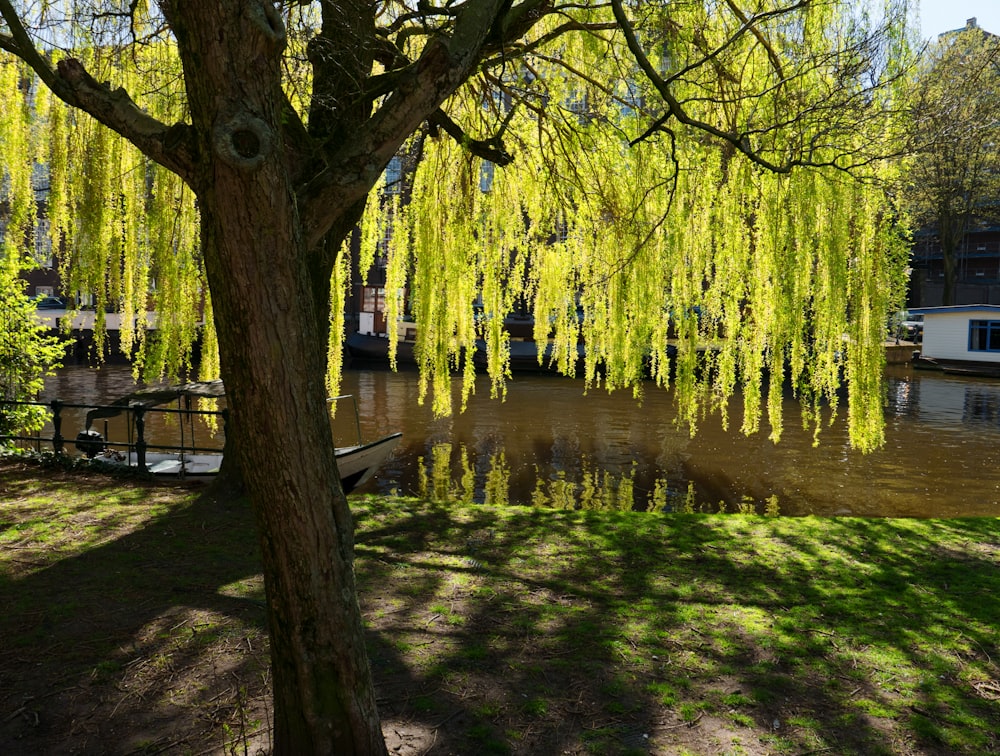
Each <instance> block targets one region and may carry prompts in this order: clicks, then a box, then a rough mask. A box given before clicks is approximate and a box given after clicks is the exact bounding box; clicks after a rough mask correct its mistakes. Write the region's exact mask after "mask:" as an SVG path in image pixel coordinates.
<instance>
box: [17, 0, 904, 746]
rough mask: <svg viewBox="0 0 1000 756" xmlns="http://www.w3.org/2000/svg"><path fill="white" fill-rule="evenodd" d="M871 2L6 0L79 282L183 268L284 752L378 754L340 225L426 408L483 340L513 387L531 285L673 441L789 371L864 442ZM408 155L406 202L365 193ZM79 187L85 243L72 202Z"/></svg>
mask: <svg viewBox="0 0 1000 756" xmlns="http://www.w3.org/2000/svg"><path fill="white" fill-rule="evenodd" d="M877 10H878V12H876V13H873V16H872V17H875V18H879V19H881V22H880V23H881V24H882V25H881V26H873V25H872V24H871V23H869V21H868V16H867V15H865V14H861V13H859V12H858V9H857V8H856V4H854V3H842V2H839V1H834V0H828V1H825V2H824V1H822V0H801V1H800V2H787V3H785V2H780V1H779V0H753V2H742V1H741V0H690V2H683V1H680V0H671V1H670V2H666V1H664V2H647V1H646V0H643V1H642V2H624V0H611V2H610V3H606V2H589V1H585V2H572V3H561V2H558V0H556V1H553V0H520V2H512V0H460V1H459V2H455V1H454V0H450V1H449V2H425V1H424V0H421V1H420V2H412V3H411V2H402V1H399V2H396V1H390V0H385V2H370V0H357V1H355V0H344V1H343V2H317V3H300V2H295V3H289V4H287V5H281V6H276V5H274V4H272V3H271V2H267V0H250V1H249V2H235V0H222V1H220V2H217V3H178V2H174V1H173V0H162V1H161V2H159V3H158V4H157V5H156V6H155V7H153V6H151V5H148V4H146V3H142V2H139V3H115V2H103V3H95V5H94V6H92V7H91V6H89V5H86V4H79V3H73V4H66V6H65V7H64V6H63V5H62V4H61V3H59V2H52V3H45V4H42V5H35V4H30V3H25V4H20V3H17V2H14V0H0V14H2V17H3V19H4V22H5V25H4V26H2V27H0V48H2V49H3V50H4V51H6V52H7V53H8V54H9V55H7V56H6V58H5V59H4V61H3V65H4V66H9V67H14V69H15V71H16V74H15V75H14V76H13V80H14V81H15V82H16V86H15V87H14V88H13V90H11V89H10V88H8V90H7V91H6V92H5V96H8V97H16V95H17V94H18V93H20V95H21V98H22V101H24V100H25V98H28V99H31V100H32V101H33V102H35V103H36V109H37V110H38V111H39V114H40V117H41V118H42V121H43V122H44V123H45V124H48V126H47V127H44V128H36V129H34V130H33V133H34V135H35V137H34V138H36V139H39V140H42V141H43V142H44V143H45V144H47V145H48V146H49V149H50V153H49V157H48V158H47V161H48V163H49V165H50V169H51V170H52V171H53V173H54V175H65V176H66V177H67V180H66V183H65V185H62V184H60V183H58V182H54V187H53V194H56V192H57V186H58V191H60V192H62V194H61V195H59V197H60V198H57V201H55V204H56V207H54V208H53V210H52V215H53V217H54V218H57V219H58V220H56V221H55V222H54V223H53V231H52V233H53V234H61V235H62V234H65V235H66V238H67V243H68V244H69V247H70V248H71V249H72V250H73V259H74V262H73V266H74V269H75V270H84V271H87V275H89V276H91V278H90V279H89V280H90V281H91V282H92V285H93V286H96V287H98V288H101V289H103V291H105V292H106V294H107V296H109V297H110V298H111V299H113V300H116V301H117V302H118V303H120V304H122V305H125V304H127V303H128V302H130V301H131V302H135V301H138V300H137V299H136V298H135V297H137V296H139V292H140V291H141V284H142V282H143V281H145V282H146V283H147V285H148V284H149V282H152V281H155V282H156V289H157V291H159V290H160V288H161V287H163V286H167V285H170V286H172V285H173V284H168V283H167V281H168V280H169V281H174V280H176V281H177V284H176V287H175V289H176V292H177V294H176V296H177V300H176V302H179V301H181V300H182V299H184V298H185V297H191V296H200V297H202V302H203V304H205V305H206V310H205V312H206V313H207V314H208V315H209V316H210V317H209V323H208V325H210V326H211V325H214V333H215V334H217V339H218V351H219V357H220V363H221V372H222V376H223V378H224V379H225V382H226V386H227V392H228V394H229V398H230V404H231V407H232V415H231V422H230V426H229V430H230V434H231V435H232V436H233V437H235V440H236V442H237V449H238V456H239V461H240V464H241V467H242V471H243V476H244V479H245V482H246V485H247V488H248V490H249V494H250V497H251V499H252V501H253V504H254V511H255V515H256V519H257V523H258V529H259V533H260V542H261V547H262V554H263V562H264V576H265V585H266V590H267V600H268V609H269V611H268V617H269V628H270V635H271V654H272V665H273V680H274V683H273V689H274V698H275V705H274V712H275V735H274V738H275V751H276V752H279V753H304V752H320V751H324V752H332V751H335V752H338V753H379V752H384V745H383V744H382V740H381V732H380V727H379V720H378V715H377V711H376V706H375V697H374V693H373V688H372V683H371V678H370V673H369V669H368V664H367V658H366V653H365V645H364V634H363V629H362V624H361V621H360V616H359V611H358V605H357V598H356V592H355V585H354V576H353V570H352V554H353V544H352V525H351V517H350V511H349V508H348V504H347V501H346V499H345V497H344V495H343V493H342V491H341V488H340V485H339V480H338V476H337V474H336V462H335V458H334V448H333V440H332V438H331V432H330V425H329V423H328V421H327V418H326V409H325V408H326V404H325V397H326V394H327V381H328V380H336V372H337V368H338V365H339V363H338V362H337V355H339V349H338V348H337V344H338V339H339V334H340V328H339V323H340V321H339V317H340V316H341V313H342V302H343V292H344V290H345V289H344V287H345V286H347V285H348V279H349V271H350V269H351V265H350V261H349V260H348V250H349V249H350V248H351V247H350V246H349V245H348V244H346V242H347V241H348V239H349V238H350V235H351V234H352V231H353V229H355V228H357V227H359V225H360V228H361V237H362V239H363V240H365V243H364V244H363V245H362V248H361V267H362V268H364V267H365V266H366V263H367V261H369V260H370V259H371V255H372V254H373V243H372V241H373V239H374V238H375V237H376V236H377V235H378V231H379V229H382V228H385V227H386V220H385V218H386V217H388V214H390V213H391V214H392V218H393V224H394V226H393V229H394V233H393V235H392V238H393V241H392V244H391V249H390V261H389V272H388V275H389V279H390V283H389V286H388V288H389V290H390V291H392V290H395V288H397V287H398V288H402V287H403V285H404V284H407V283H408V285H409V287H410V289H411V290H412V293H413V307H414V311H415V312H416V314H417V317H418V318H419V338H420V342H419V344H418V352H419V354H420V356H421V361H422V365H423V369H424V372H423V375H424V376H426V381H427V385H428V386H431V387H434V388H435V389H436V390H435V392H434V394H435V401H437V402H439V409H442V410H446V409H447V407H446V406H445V403H444V402H442V397H445V396H447V394H448V392H447V391H446V390H444V389H446V387H447V384H448V383H449V381H450V380H451V379H450V377H449V375H450V374H451V371H452V370H453V369H455V368H458V369H460V370H463V371H464V372H465V373H466V376H468V374H469V370H470V369H471V365H470V363H469V362H468V361H466V362H465V363H464V364H462V362H461V359H462V357H461V355H463V354H464V355H466V356H468V355H469V354H471V350H470V349H469V347H470V346H471V345H472V344H473V343H474V341H475V339H476V337H477V336H480V337H482V338H483V339H484V340H485V341H486V343H487V344H488V345H489V346H488V352H489V356H490V360H489V361H490V367H489V369H490V372H491V374H492V375H493V377H494V386H495V388H496V390H497V391H502V385H503V380H504V378H505V376H506V374H507V367H506V355H507V348H508V344H507V341H506V338H507V337H506V336H505V334H504V332H503V331H502V329H500V328H499V325H498V324H499V322H500V320H501V317H502V314H504V313H505V312H506V311H507V310H508V309H509V308H510V307H511V306H512V304H513V303H514V302H515V301H516V300H525V301H531V302H533V304H534V308H535V312H536V318H535V322H536V324H537V325H536V331H537V332H536V336H537V338H538V339H539V340H547V339H549V338H550V337H552V340H553V354H554V359H555V360H556V362H557V364H558V365H559V366H561V367H562V368H563V369H565V370H570V369H574V368H575V367H576V366H575V365H574V359H573V358H574V355H575V354H576V344H577V342H578V340H579V339H580V338H583V339H585V341H586V355H587V356H586V364H585V366H584V369H585V370H586V374H587V377H588V381H589V382H590V383H591V384H597V383H603V384H605V385H607V386H608V387H610V388H619V387H625V386H631V387H633V388H635V389H636V390H638V387H640V386H641V383H640V380H641V378H642V377H643V375H644V374H645V371H647V370H648V371H652V374H653V375H654V376H655V378H656V380H657V381H658V382H660V383H661V384H666V383H667V382H668V381H670V380H673V381H675V385H676V394H677V397H678V401H679V402H680V404H681V407H682V408H683V410H684V413H685V416H686V417H687V418H689V420H690V421H691V422H692V424H694V423H696V422H697V420H698V418H699V417H700V416H701V413H702V412H704V411H706V410H708V409H711V408H723V407H725V405H726V401H727V399H728V398H729V397H730V396H731V395H733V393H734V391H735V390H736V388H737V386H740V385H743V386H745V388H746V390H745V396H746V405H747V409H746V412H745V419H744V421H743V426H744V429H745V430H748V431H752V430H754V429H755V428H756V427H757V424H758V423H759V418H760V416H761V406H762V404H764V403H766V404H767V405H768V407H769V413H770V417H771V421H772V427H774V428H779V427H780V422H779V418H778V417H777V414H778V412H779V406H780V405H779V404H778V403H777V402H776V398H777V397H778V395H779V391H780V386H781V383H782V381H784V380H785V379H786V378H787V379H789V380H791V381H792V382H793V383H794V385H795V386H796V387H797V389H798V390H800V391H801V393H802V396H803V398H804V400H805V401H806V403H807V405H808V406H811V407H815V406H818V403H819V402H820V401H821V399H822V398H823V397H826V398H827V399H829V400H832V401H835V398H836V393H835V388H836V387H837V386H838V385H839V382H840V380H841V378H842V377H844V376H845V374H846V379H847V382H848V386H849V400H850V409H849V412H850V416H851V421H852V422H851V428H852V434H853V437H854V438H855V439H856V440H857V441H858V443H859V444H861V445H863V446H868V445H871V444H872V443H877V441H878V439H879V434H880V432H881V425H880V422H881V420H880V418H881V406H880V384H879V375H880V368H881V359H882V358H881V351H880V344H881V336H882V325H883V322H884V317H883V316H884V310H885V308H886V306H887V303H888V297H890V295H891V292H892V291H893V290H894V289H895V288H896V283H897V278H896V276H897V275H898V268H899V265H898V263H899V257H900V256H899V255H897V254H896V249H897V247H896V246H895V245H896V242H895V236H894V233H893V228H892V225H891V222H892V218H893V215H894V213H893V209H892V207H891V206H890V205H889V204H888V203H887V201H886V199H885V197H884V196H883V195H882V194H881V193H880V192H879V191H878V183H877V180H878V179H879V178H880V176H881V174H882V173H883V172H884V171H885V170H887V168H886V166H885V162H884V157H885V156H886V155H887V154H889V153H890V152H891V149H890V147H889V146H888V145H887V143H886V139H887V138H889V137H891V136H892V135H893V133H894V129H895V126H894V122H893V116H892V109H893V103H894V102H895V97H896V96H897V93H896V92H895V90H894V86H895V85H894V82H897V81H898V74H899V72H898V71H896V70H894V69H893V66H894V61H898V60H901V59H902V58H903V55H902V53H903V52H905V49H904V48H905V45H903V43H902V40H903V39H904V38H905V35H904V34H903V33H902V29H903V27H902V21H901V19H902V18H903V17H904V16H905V10H906V9H905V2H904V1H903V0H900V2H895V0H893V1H892V2H888V3H887V4H886V5H885V7H884V8H880V9H877ZM32 77H35V78H32ZM104 80H106V81H108V82H109V83H107V84H102V83H101V81H104ZM46 91H48V92H50V93H51V94H52V95H53V96H54V98H55V99H56V100H61V101H62V102H63V103H65V104H66V105H67V106H69V109H68V110H60V109H59V108H58V107H57V105H56V103H55V101H54V100H53V99H52V98H47V97H46V96H45V92H46ZM57 111H58V112H57ZM81 111H82V112H81ZM83 113H86V114H89V116H90V117H91V118H92V119H93V120H94V121H96V122H97V123H99V124H101V125H103V126H104V127H107V128H108V129H110V130H111V131H114V132H117V134H118V135H120V136H121V137H122V138H123V140H117V138H116V137H114V136H112V135H111V134H110V133H108V132H106V131H102V130H101V129H99V128H97V127H96V126H94V125H93V124H91V122H90V121H89V120H88V119H87V118H86V117H85V116H84V115H83ZM84 129H93V131H92V132H89V133H90V136H87V137H81V136H80V131H81V130H84ZM116 140H117V141H116ZM112 143H114V145H116V146H113V147H112V146H111V145H112ZM67 145H68V146H67ZM397 154H405V155H407V156H409V157H412V159H413V160H412V164H413V165H414V166H415V172H414V173H413V176H412V181H413V183H412V194H411V195H410V197H411V201H410V202H408V203H407V204H405V205H404V206H400V205H399V204H398V203H390V202H370V203H369V202H368V197H369V195H370V194H372V193H373V192H374V191H375V190H376V189H377V187H378V185H379V181H380V177H381V175H382V173H383V171H384V169H385V168H386V166H387V165H388V164H389V162H390V160H391V159H392V158H393V156H394V155H397ZM109 155H112V156H114V157H112V158H108V157H107V156H109ZM91 160H96V161H98V162H100V163H101V164H102V165H103V166H104V170H103V172H101V171H98V172H97V173H91V170H92V169H94V170H96V169H97V168H99V167H100V166H95V165H94V164H93V163H92V162H88V161H91ZM484 161H485V162H484ZM60 166H61V167H60ZM60 171H63V173H61V174H60V173H59V172H60ZM74 171H77V172H76V173H74ZM74 175H75V176H76V178H73V176H74ZM95 177H96V178H95ZM87 182H91V183H87ZM94 182H96V183H94ZM94 194H96V195H97V196H98V200H97V201H96V203H95V204H96V205H100V207H93V210H92V212H93V213H95V217H94V218H93V222H91V220H87V221H85V222H84V221H81V222H80V227H79V228H76V227H75V224H76V221H75V219H74V217H73V215H72V213H71V212H70V208H71V207H72V204H71V202H72V201H71V199H70V197H71V196H76V197H78V198H79V201H80V202H82V203H83V204H84V205H86V204H87V203H88V202H94V200H93V195H94ZM191 198H193V199H194V200H195V203H196V208H197V216H196V217H197V219H198V234H197V245H196V246H194V245H193V244H192V242H191V239H192V238H193V235H192V234H191V233H190V219H191V218H193V217H195V216H193V215H191V213H192V212H193V209H192V205H191V204H189V202H190V199H191ZM101 214H103V215H102V217H103V221H101V219H100V218H98V217H97V216H98V215H101ZM108 223H110V224H111V230H110V231H108V230H106V228H107V226H106V224H108ZM85 224H86V228H87V229H91V230H89V231H87V232H86V233H83V229H84V225H85ZM185 229H187V230H185ZM102 234H103V235H102ZM157 244H161V245H162V248H161V249H160V252H159V253H157V252H155V250H154V247H155V245H157ZM102 261H103V262H102ZM202 271H203V279H202V278H200V276H201V275H202ZM129 287H132V288H129ZM129 291H133V292H135V293H134V294H132V295H131V296H132V297H133V298H132V299H129V296H130V295H129V294H128V293H127V292H129ZM209 294H210V299H209V297H208V295H209ZM176 302H173V303H170V302H168V303H165V304H164V307H166V308H176V307H178V305H177V304H176ZM477 302H479V303H480V304H481V306H482V313H483V316H482V317H479V318H477V317H475V312H476V310H475V308H474V305H475V304H476V303H477ZM392 307H393V308H398V307H399V305H398V303H394V304H393V305H392ZM194 309H195V308H193V307H190V306H188V308H187V310H188V311H193V310H194ZM170 312H171V313H176V309H170ZM396 312H398V309H394V310H393V313H396ZM580 313H582V317H581V315H580ZM165 314H166V313H161V317H162V316H163V315H165ZM390 319H392V316H391V317H390ZM184 332H185V331H184V329H183V328H178V329H177V330H176V331H175V333H176V334H177V337H178V339H181V340H182V337H183V334H184ZM670 340H673V341H674V342H675V348H676V355H675V353H674V351H673V349H671V348H668V341H670ZM178 343H181V341H178ZM328 343H329V344H331V345H332V348H331V349H330V350H326V349H323V348H322V346H323V345H327V344H328ZM706 346H708V347H711V348H709V349H705V347H706ZM184 353H185V351H184V348H183V347H178V348H176V349H173V350H172V351H171V354H172V355H174V359H183V355H184ZM328 355H329V356H328ZM699 355H705V358H704V359H703V360H700V359H699ZM163 364H166V363H165V362H164V363H163ZM331 368H332V370H331ZM331 373H332V378H328V375H329V374H331ZM765 382H766V384H767V386H768V389H767V390H766V391H765V390H764V388H763V386H764V384H765ZM466 385H467V386H470V385H471V384H470V383H469V382H468V381H467V382H466ZM467 390H468V389H467ZM765 397H766V398H765Z"/></svg>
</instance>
